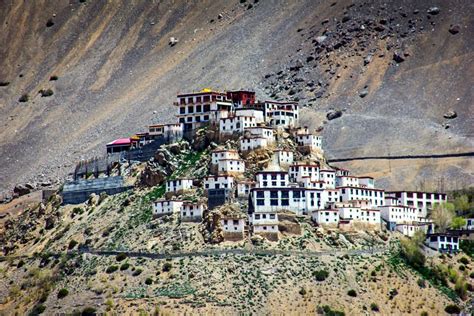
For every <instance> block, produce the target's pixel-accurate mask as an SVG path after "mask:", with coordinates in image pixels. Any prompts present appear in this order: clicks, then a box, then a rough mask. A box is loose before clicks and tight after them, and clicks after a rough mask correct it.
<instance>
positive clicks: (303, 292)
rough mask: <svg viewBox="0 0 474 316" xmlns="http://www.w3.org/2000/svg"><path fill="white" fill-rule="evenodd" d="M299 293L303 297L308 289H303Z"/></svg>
mask: <svg viewBox="0 0 474 316" xmlns="http://www.w3.org/2000/svg"><path fill="white" fill-rule="evenodd" d="M298 293H300V295H301V296H305V295H306V289H305V288H304V287H302V288H301V289H300V291H299V292H298Z"/></svg>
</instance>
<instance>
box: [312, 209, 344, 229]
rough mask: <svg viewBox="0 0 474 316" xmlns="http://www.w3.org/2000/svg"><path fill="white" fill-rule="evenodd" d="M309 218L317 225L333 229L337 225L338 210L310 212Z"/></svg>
mask: <svg viewBox="0 0 474 316" xmlns="http://www.w3.org/2000/svg"><path fill="white" fill-rule="evenodd" d="M311 218H312V220H313V221H314V222H315V223H317V224H318V225H322V226H332V227H335V226H337V225H338V224H339V210H338V209H325V210H315V211H312V212H311Z"/></svg>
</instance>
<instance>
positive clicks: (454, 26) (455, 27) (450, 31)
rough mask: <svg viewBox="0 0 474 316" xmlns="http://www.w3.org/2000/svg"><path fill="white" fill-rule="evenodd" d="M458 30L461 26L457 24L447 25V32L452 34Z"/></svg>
mask: <svg viewBox="0 0 474 316" xmlns="http://www.w3.org/2000/svg"><path fill="white" fill-rule="evenodd" d="M460 30H461V27H460V26H459V25H451V26H450V27H449V33H451V34H453V35H454V34H458V33H459V31H460Z"/></svg>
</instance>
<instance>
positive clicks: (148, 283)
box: [145, 278, 153, 285]
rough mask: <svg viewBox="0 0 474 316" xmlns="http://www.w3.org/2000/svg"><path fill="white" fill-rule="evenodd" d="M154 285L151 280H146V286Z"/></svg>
mask: <svg viewBox="0 0 474 316" xmlns="http://www.w3.org/2000/svg"><path fill="white" fill-rule="evenodd" d="M152 283H153V280H152V279H151V278H146V280H145V284H146V285H151V284H152Z"/></svg>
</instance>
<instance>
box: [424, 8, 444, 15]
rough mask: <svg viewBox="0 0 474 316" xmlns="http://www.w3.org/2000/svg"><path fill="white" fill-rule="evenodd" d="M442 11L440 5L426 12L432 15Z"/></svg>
mask: <svg viewBox="0 0 474 316" xmlns="http://www.w3.org/2000/svg"><path fill="white" fill-rule="evenodd" d="M440 11H441V9H440V8H438V7H431V8H429V9H428V10H427V11H426V12H427V13H428V14H431V15H437V14H439V12H440Z"/></svg>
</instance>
